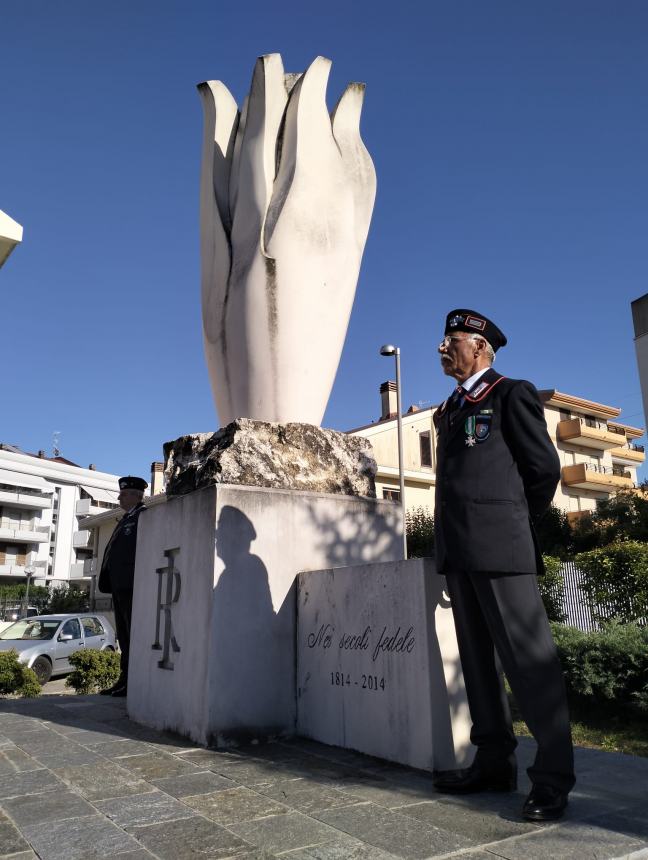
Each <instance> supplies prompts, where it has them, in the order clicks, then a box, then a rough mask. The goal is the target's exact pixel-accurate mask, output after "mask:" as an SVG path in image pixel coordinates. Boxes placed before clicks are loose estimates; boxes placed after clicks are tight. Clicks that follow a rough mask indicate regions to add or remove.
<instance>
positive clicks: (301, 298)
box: [198, 54, 376, 426]
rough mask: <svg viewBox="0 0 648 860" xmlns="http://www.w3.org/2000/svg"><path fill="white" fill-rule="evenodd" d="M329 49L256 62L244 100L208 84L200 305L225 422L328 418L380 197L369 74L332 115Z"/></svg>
mask: <svg viewBox="0 0 648 860" xmlns="http://www.w3.org/2000/svg"><path fill="white" fill-rule="evenodd" d="M330 67H331V62H330V60H327V59H325V58H324V57H317V58H316V59H315V60H314V61H313V63H312V64H311V65H310V66H309V68H308V69H307V70H306V71H305V72H304V73H303V74H296V75H295V74H284V70H283V64H282V61H281V57H280V55H279V54H268V55H266V56H264V57H260V58H259V59H258V60H257V63H256V66H255V69H254V74H253V76H252V85H251V89H250V93H249V95H248V96H247V98H246V100H245V102H244V104H243V107H242V109H241V111H240V112H239V111H238V109H237V105H236V102H235V100H234V98H233V97H232V95H231V93H230V92H229V90H228V89H227V88H226V87H225V86H224V84H223V83H221V81H207V82H206V83H203V84H200V85H199V87H198V89H199V91H200V94H201V97H202V100H203V106H204V117H205V130H204V139H203V153H202V175H201V202H200V222H201V253H202V313H203V333H204V343H205V353H206V357H207V366H208V369H209V376H210V380H211V385H212V390H213V393H214V399H215V402H216V408H217V410H218V415H219V419H220V421H221V425H223V426H224V425H226V424H228V423H229V422H230V421H232V420H234V419H235V418H255V419H259V420H262V421H273V422H281V423H283V422H292V421H294V422H304V423H310V424H316V425H319V424H320V423H321V421H322V417H323V415H324V410H325V409H326V404H327V401H328V398H329V396H330V393H331V389H332V387H333V381H334V379H335V374H336V371H337V367H338V363H339V361H340V355H341V353H342V347H343V344H344V339H345V336H346V331H347V326H348V323H349V317H350V314H351V307H352V305H353V297H354V294H355V289H356V283H357V279H358V274H359V271H360V262H361V259H362V253H363V250H364V245H365V241H366V239H367V233H368V230H369V222H370V220H371V213H372V210H373V204H374V199H375V194H376V173H375V170H374V166H373V162H372V161H371V157H370V156H369V153H368V152H367V150H366V148H365V146H364V144H363V142H362V140H361V138H360V130H359V126H360V113H361V110H362V101H363V97H364V84H357V83H352V84H349V85H348V87H347V88H346V90H345V91H344V93H343V95H342V97H341V98H340V100H339V102H338V104H337V106H336V108H335V110H334V111H333V112H332V114H331V115H330V116H329V113H328V109H327V107H326V84H327V80H328V75H329V71H330Z"/></svg>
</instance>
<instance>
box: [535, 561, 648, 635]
mask: <svg viewBox="0 0 648 860" xmlns="http://www.w3.org/2000/svg"><path fill="white" fill-rule="evenodd" d="M560 573H561V575H562V578H563V583H564V591H563V595H562V604H561V608H562V611H563V613H564V615H565V621H564V623H565V624H566V625H568V626H569V627H576V628H577V629H578V630H583V631H584V632H585V633H590V632H592V631H596V630H601V629H602V625H601V624H599V622H598V621H596V620H595V619H594V616H593V613H592V609H594V610H595V612H596V613H597V614H599V613H600V614H602V615H603V616H605V615H608V616H609V615H611V614H612V608H611V607H610V606H608V605H606V604H604V603H598V604H596V605H594V606H593V605H592V604H591V603H590V601H589V599H588V597H587V596H586V595H585V594H584V593H583V592H582V591H581V588H580V577H581V572H580V570H579V569H578V568H577V567H576V565H575V564H574V562H573V561H565V562H563V563H562V565H561V568H560ZM549 590H550V591H553V595H554V597H556V598H558V597H559V594H558V591H557V590H556V589H555V588H553V589H552V588H550V589H549ZM637 623H638V624H639V625H641V626H646V625H648V618H642V619H640V620H639V621H638V622H637Z"/></svg>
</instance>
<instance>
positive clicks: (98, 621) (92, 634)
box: [0, 612, 116, 685]
mask: <svg viewBox="0 0 648 860" xmlns="http://www.w3.org/2000/svg"><path fill="white" fill-rule="evenodd" d="M81 648H97V649H98V650H100V651H106V650H110V651H114V650H115V649H116V643H115V631H114V630H113V629H112V627H111V626H110V623H109V621H108V619H107V618H106V617H105V616H103V615H95V614H94V613H90V612H87V613H86V612H82V613H79V614H74V615H72V614H60V615H39V616H38V617H36V618H23V619H21V620H20V621H16V622H14V623H13V624H12V625H11V626H10V627H7V628H6V629H5V630H3V631H2V632H0V651H11V650H12V649H13V650H14V651H17V652H18V658H19V660H20V662H21V663H24V664H25V666H29V667H30V668H31V669H33V670H34V672H35V673H36V677H37V678H38V680H39V682H40V684H41V685H42V684H45V683H47V681H49V679H50V678H52V677H54V676H56V675H64V674H65V673H66V672H71V671H72V666H71V664H70V661H69V657H70V655H71V654H74V652H75V651H78V650H79V649H81Z"/></svg>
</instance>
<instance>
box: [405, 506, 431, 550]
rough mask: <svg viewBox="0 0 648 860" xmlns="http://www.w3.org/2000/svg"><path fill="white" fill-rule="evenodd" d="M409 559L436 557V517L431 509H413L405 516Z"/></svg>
mask: <svg viewBox="0 0 648 860" xmlns="http://www.w3.org/2000/svg"><path fill="white" fill-rule="evenodd" d="M405 526H406V529H407V556H408V558H429V557H434V517H433V516H432V514H431V513H430V510H429V508H424V507H418V508H412V509H411V510H409V511H407V513H406V514H405Z"/></svg>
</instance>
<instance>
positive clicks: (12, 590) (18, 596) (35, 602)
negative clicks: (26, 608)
mask: <svg viewBox="0 0 648 860" xmlns="http://www.w3.org/2000/svg"><path fill="white" fill-rule="evenodd" d="M26 589H27V586H26V584H25V583H15V584H14V585H0V607H3V608H5V607H13V606H21V605H22V602H23V599H24V597H25V591H26ZM49 599H50V592H49V588H47V586H45V585H31V586H30V588H29V605H30V606H37V607H38V608H39V610H40V611H41V612H42V610H43V607H44V606H46V605H47V603H48V601H49Z"/></svg>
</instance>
